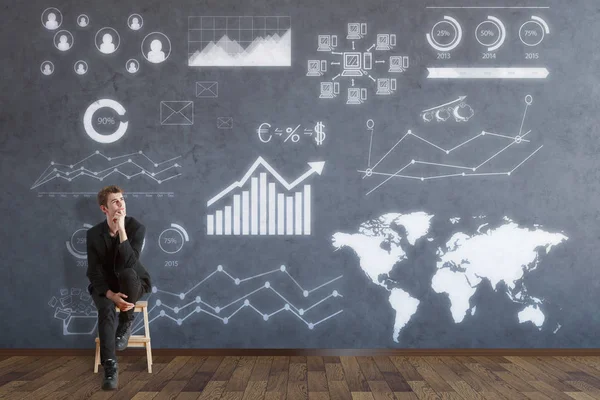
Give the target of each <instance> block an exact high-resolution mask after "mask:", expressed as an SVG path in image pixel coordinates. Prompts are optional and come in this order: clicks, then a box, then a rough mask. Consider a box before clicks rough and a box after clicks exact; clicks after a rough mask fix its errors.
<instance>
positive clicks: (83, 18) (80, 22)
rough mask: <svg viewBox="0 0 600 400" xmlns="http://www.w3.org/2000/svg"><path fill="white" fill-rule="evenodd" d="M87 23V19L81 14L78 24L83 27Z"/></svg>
mask: <svg viewBox="0 0 600 400" xmlns="http://www.w3.org/2000/svg"><path fill="white" fill-rule="evenodd" d="M87 25H88V20H87V18H86V17H85V15H82V16H81V18H79V26H80V27H82V28H84V27H86V26H87Z"/></svg>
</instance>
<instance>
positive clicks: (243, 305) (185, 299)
mask: <svg viewBox="0 0 600 400" xmlns="http://www.w3.org/2000/svg"><path fill="white" fill-rule="evenodd" d="M289 270H290V268H289V267H288V266H286V265H281V266H280V267H278V268H276V269H273V270H270V271H266V272H263V273H260V274H257V275H253V276H249V277H246V278H238V277H236V276H235V275H234V274H233V273H231V272H228V271H227V270H226V269H225V268H224V267H223V266H222V265H219V266H217V268H216V269H215V270H214V271H213V272H211V273H210V274H209V275H208V276H206V277H205V278H204V279H202V280H201V281H199V282H198V283H196V284H195V285H193V286H192V287H191V288H190V289H188V290H187V291H186V292H180V293H175V292H170V291H167V290H163V289H159V288H158V287H157V286H154V287H153V288H152V293H151V294H150V296H149V297H148V304H149V306H150V307H149V309H148V315H149V317H150V320H149V323H150V324H153V323H155V321H156V320H157V319H165V320H170V321H172V322H173V323H176V324H177V325H178V326H181V325H182V324H183V323H184V322H185V321H186V320H187V319H188V318H190V317H192V316H193V315H194V314H205V315H208V316H210V317H211V319H214V320H217V321H220V322H221V323H222V324H223V325H227V324H228V323H229V322H231V321H232V320H233V318H234V316H235V315H236V314H238V313H240V312H242V310H244V309H245V310H247V311H250V312H253V313H256V314H258V316H259V317H260V320H262V321H263V322H265V323H267V322H269V321H272V320H273V317H274V316H275V315H277V314H279V313H281V312H284V311H285V312H289V313H292V314H293V315H295V316H296V317H297V320H299V321H301V322H302V323H303V325H305V326H306V327H307V328H308V329H309V330H311V331H312V330H314V329H316V328H317V326H318V325H320V324H322V323H324V322H325V321H328V320H330V319H331V318H333V317H335V316H337V315H339V314H340V313H342V312H343V311H344V310H343V308H339V309H338V310H337V311H335V312H331V311H325V312H323V311H321V312H320V313H319V309H320V308H321V307H319V306H324V305H326V304H332V303H333V305H334V306H335V304H339V303H338V302H339V300H340V299H341V298H343V297H344V296H342V294H341V293H340V292H339V291H338V290H335V289H334V290H331V291H327V292H325V293H323V294H321V295H320V296H319V297H318V298H316V299H315V297H316V296H317V293H318V292H323V290H322V289H324V288H326V287H328V286H330V285H331V284H333V283H334V282H337V281H339V280H340V279H342V278H343V275H339V276H337V277H335V278H332V279H330V280H328V281H326V282H324V283H321V284H320V285H318V286H316V287H314V288H312V289H306V288H305V287H303V286H301V285H300V284H299V283H298V281H297V280H296V279H295V278H294V277H293V276H292V275H291V274H290V273H289ZM219 275H224V276H225V277H227V278H229V279H230V280H231V283H232V284H233V288H231V287H227V288H225V287H223V288H222V289H220V290H219V291H220V292H223V293H228V294H229V295H230V298H232V299H233V300H231V301H230V300H226V302H227V303H226V304H225V302H223V303H222V304H219V305H215V302H216V301H217V300H214V301H211V300H210V298H209V297H210V296H209V295H208V294H205V293H202V292H200V290H201V289H202V287H203V284H204V283H206V285H204V286H206V289H204V290H207V289H208V282H209V280H210V279H211V278H213V277H215V278H216V277H217V276H219ZM272 275H274V276H273V277H272V279H271V280H266V277H267V276H272ZM278 276H282V277H284V279H286V280H289V281H291V283H292V284H293V285H294V288H298V290H297V291H294V292H295V293H294V292H292V291H290V293H282V291H283V288H284V287H285V285H284V284H283V283H282V282H277V278H278ZM257 280H258V281H259V282H260V283H261V284H260V286H259V287H257V288H255V289H253V290H252V289H250V288H248V289H246V285H250V284H251V283H256V282H257ZM260 280H262V282H261V281H260ZM254 286H256V284H255V285H254ZM244 289H245V290H244ZM194 291H196V292H197V294H194V293H193V292H194ZM261 292H262V295H263V296H264V292H271V293H273V294H274V296H273V297H274V299H275V300H274V301H273V303H272V304H273V307H270V308H271V309H269V310H268V311H267V310H264V309H263V310H260V309H259V308H258V307H257V304H256V303H253V301H252V298H253V297H255V296H260V295H261ZM290 298H294V299H295V298H300V299H299V300H294V301H290V300H289V299H290ZM302 299H308V300H309V301H311V302H310V303H308V304H306V305H301V304H300V303H301V302H306V300H302ZM313 299H314V300H313ZM174 301H175V302H178V303H179V304H177V305H176V304H174ZM221 301H222V300H221ZM211 303H212V304H211ZM277 303H279V304H277ZM338 307H339V306H338ZM329 308H331V306H330V307H329ZM336 308H337V307H336ZM182 314H183V315H182ZM134 321H135V322H134V325H133V328H132V333H136V332H138V331H139V330H141V329H143V328H144V322H143V319H141V318H139V316H136V319H135V320H134ZM271 323H272V322H271Z"/></svg>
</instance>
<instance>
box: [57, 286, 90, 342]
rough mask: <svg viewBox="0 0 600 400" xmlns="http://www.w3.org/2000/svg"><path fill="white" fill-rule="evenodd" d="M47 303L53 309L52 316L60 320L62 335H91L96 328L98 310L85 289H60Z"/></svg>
mask: <svg viewBox="0 0 600 400" xmlns="http://www.w3.org/2000/svg"><path fill="white" fill-rule="evenodd" d="M48 305H49V306H50V307H52V308H53V309H54V318H56V319H59V320H61V321H62V333H63V335H65V336H72V335H92V334H93V333H94V331H95V330H96V326H97V325H98V311H97V310H96V306H95V305H94V300H93V299H92V296H90V294H89V293H88V291H87V289H81V288H71V290H69V289H65V288H63V289H60V295H59V296H58V297H56V296H52V298H51V299H50V301H48Z"/></svg>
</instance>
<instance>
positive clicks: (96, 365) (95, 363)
mask: <svg viewBox="0 0 600 400" xmlns="http://www.w3.org/2000/svg"><path fill="white" fill-rule="evenodd" d="M99 364H100V343H96V357H95V360H94V373H95V374H97V373H98V365H99Z"/></svg>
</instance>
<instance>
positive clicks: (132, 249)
mask: <svg viewBox="0 0 600 400" xmlns="http://www.w3.org/2000/svg"><path fill="white" fill-rule="evenodd" d="M125 232H126V233H127V240H126V241H124V242H122V243H119V244H117V246H116V249H115V253H116V254H115V257H114V260H111V259H109V258H111V257H109V253H108V246H109V245H110V241H111V240H112V238H111V237H110V233H109V229H108V222H107V221H106V220H104V221H103V222H101V223H99V224H97V225H96V226H94V227H92V228H90V229H88V231H87V259H88V266H87V277H88V279H89V280H90V282H91V283H90V285H89V286H88V291H89V292H90V294H91V293H92V289H94V290H95V291H96V293H98V294H99V295H100V296H105V295H106V292H107V291H108V289H111V288H110V287H109V285H108V280H107V275H108V274H114V275H115V276H117V277H118V273H119V272H121V271H123V269H125V268H133V269H134V271H135V272H137V274H138V277H139V278H140V279H141V281H142V285H143V286H145V289H146V291H149V290H150V288H151V287H152V283H151V281H150V275H149V274H148V271H146V268H144V266H143V265H142V263H141V262H140V260H139V257H140V253H141V251H142V245H143V243H144V237H145V235H146V227H145V226H144V225H142V224H141V223H140V222H139V221H138V220H136V219H135V218H133V217H127V216H126V217H125ZM111 290H112V289H111Z"/></svg>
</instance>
